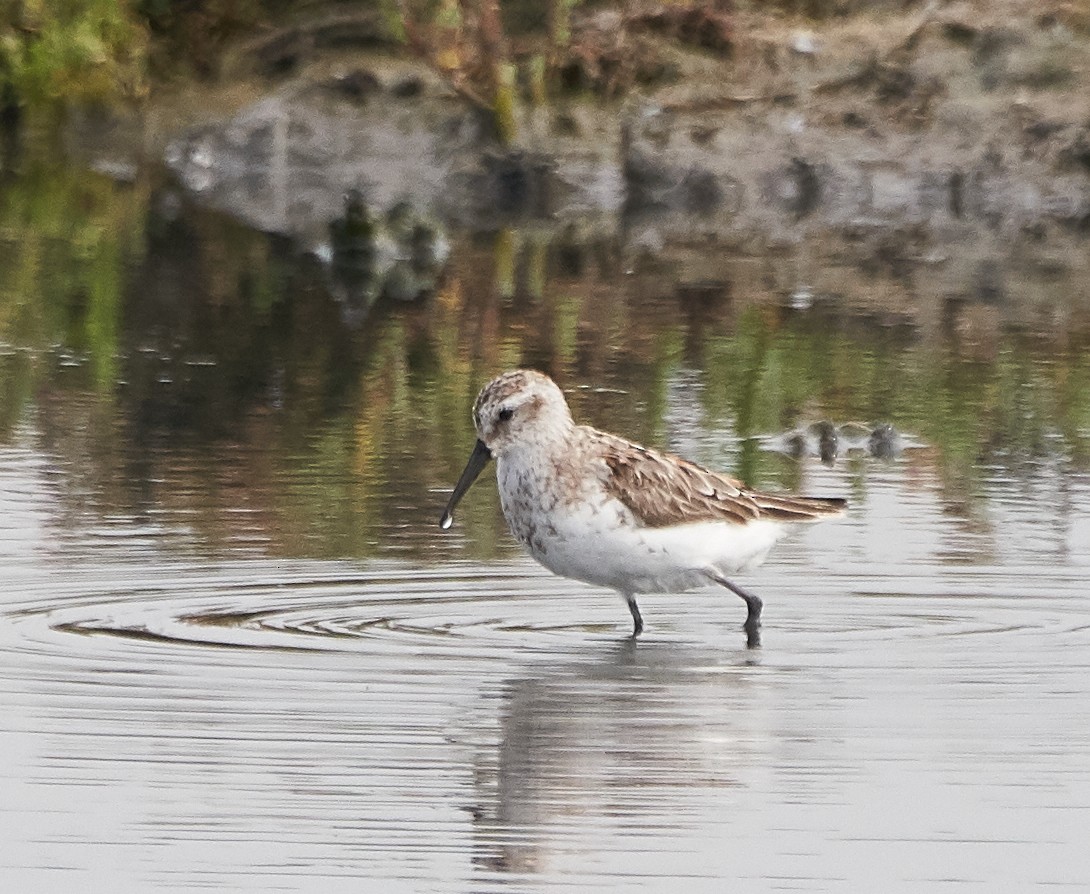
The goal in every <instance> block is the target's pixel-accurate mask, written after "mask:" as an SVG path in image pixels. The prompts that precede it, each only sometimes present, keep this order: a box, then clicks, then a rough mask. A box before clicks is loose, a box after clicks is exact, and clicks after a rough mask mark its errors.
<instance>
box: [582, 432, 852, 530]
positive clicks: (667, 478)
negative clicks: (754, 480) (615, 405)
mask: <svg viewBox="0 0 1090 894" xmlns="http://www.w3.org/2000/svg"><path fill="white" fill-rule="evenodd" d="M594 435H595V438H597V439H600V440H601V443H602V445H603V447H604V448H605V450H604V454H605V455H604V458H605V462H606V466H607V467H608V468H609V476H608V478H607V479H606V482H605V485H606V489H607V490H608V491H609V492H610V493H611V494H612V495H613V496H615V497H616V498H617V499H618V500H620V501H621V502H622V503H624V504H625V506H627V507H628V508H629V509H631V510H632V513H633V514H634V515H635V516H636V517H637V518H638V519H639V520H640V521H642V522H643V523H644V524H645V525H647V526H648V527H650V528H660V527H666V526H667V525H675V524H685V523H689V522H702V521H728V522H734V523H735V524H744V523H745V522H747V521H752V520H754V519H758V518H769V519H775V520H777V521H814V520H816V519H818V518H821V517H823V516H829V515H839V514H840V513H841V512H843V511H844V506H845V505H846V503H845V501H844V500H841V499H838V498H825V497H780V496H775V495H774V494H765V493H761V492H760V491H755V490H749V489H748V488H747V487H746V486H745V484H744V483H743V482H741V481H738V480H737V479H735V478H730V477H728V476H726V475H722V474H720V473H718V472H712V471H710V470H708V469H705V468H704V467H702V466H698V465H697V464H696V463H691V462H689V461H688V460H684V459H681V458H680V457H677V456H672V455H670V454H664V453H659V452H658V451H656V450H650V449H648V448H646V447H641V446H639V445H638V444H633V443H631V442H630V441H625V440H624V439H623V438H618V437H615V436H614V435H607V434H605V433H604V432H597V431H596V432H595V433H594Z"/></svg>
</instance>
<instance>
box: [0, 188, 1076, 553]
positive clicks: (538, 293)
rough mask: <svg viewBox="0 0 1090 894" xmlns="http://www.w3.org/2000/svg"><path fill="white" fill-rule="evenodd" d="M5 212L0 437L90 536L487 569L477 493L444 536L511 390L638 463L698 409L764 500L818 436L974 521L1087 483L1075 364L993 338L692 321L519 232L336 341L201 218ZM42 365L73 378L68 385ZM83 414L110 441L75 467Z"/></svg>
mask: <svg viewBox="0 0 1090 894" xmlns="http://www.w3.org/2000/svg"><path fill="white" fill-rule="evenodd" d="M6 199H7V200H6V201H5V203H4V205H3V208H2V210H0V228H2V233H3V242H2V247H0V251H2V252H3V253H4V257H3V260H4V264H3V266H2V269H0V341H3V342H5V343H8V344H14V345H20V346H25V347H29V348H30V349H31V350H29V351H23V352H21V353H16V354H9V355H8V356H6V357H0V376H2V380H0V387H2V389H3V401H4V403H3V408H4V416H3V419H4V425H5V433H6V432H7V431H9V430H10V426H11V425H12V423H13V421H14V419H15V418H16V417H17V416H18V414H19V409H18V408H20V407H22V406H23V405H24V403H25V402H28V401H30V400H31V399H32V398H31V395H35V398H34V399H38V400H48V401H49V406H50V408H51V412H50V413H48V414H42V421H41V425H42V426H43V427H48V432H47V434H46V437H45V440H46V443H47V445H48V449H51V450H57V451H59V452H60V453H61V454H62V456H64V457H65V458H66V459H67V460H69V461H68V462H67V463H66V468H71V469H72V470H73V473H72V474H73V476H75V474H76V471H75V470H81V471H80V475H81V481H80V482H78V484H79V487H77V488H76V489H81V492H83V493H88V492H94V493H95V494H97V495H99V496H97V497H96V499H99V500H101V501H102V505H101V507H100V508H101V510H102V511H107V510H114V511H116V510H121V511H124V512H133V511H138V510H142V509H146V508H147V507H149V506H154V507H155V509H156V511H157V512H161V511H162V509H163V507H166V508H167V509H168V512H169V510H174V511H176V512H177V514H178V516H179V517H180V518H184V519H185V520H186V524H187V525H188V524H190V523H191V524H192V526H193V528H194V529H196V530H197V531H199V532H200V534H199V536H200V537H201V538H202V539H204V540H206V541H207V542H208V543H210V544H212V545H219V544H230V543H231V542H232V537H234V536H235V533H236V529H237V528H238V520H239V518H240V517H242V516H240V515H239V514H238V513H239V511H240V507H245V510H246V513H247V514H246V515H245V518H246V519H247V524H248V525H250V526H251V527H250V528H249V529H248V530H254V529H259V530H260V534H261V536H262V538H263V541H262V542H264V543H265V544H266V548H267V549H269V550H271V551H272V552H274V553H277V554H283V553H290V554H296V555H308V556H328V557H332V556H345V555H350V556H362V555H371V554H374V553H376V552H378V551H382V552H386V553H389V552H390V551H395V552H396V551H399V550H402V549H404V550H407V551H410V552H412V551H415V552H422V551H427V552H434V551H436V550H439V551H442V550H443V549H444V548H448V547H451V545H458V549H459V550H461V549H462V548H463V545H465V546H467V548H468V550H469V552H470V553H471V554H475V555H477V556H479V557H484V556H488V555H493V554H495V553H496V552H497V551H500V550H504V549H506V548H507V546H506V545H505V544H507V541H506V540H504V539H503V538H502V537H501V532H502V531H503V527H504V525H503V520H502V517H501V516H500V514H499V509H498V503H497V500H496V499H495V494H494V485H493V484H492V483H491V479H490V476H485V477H484V478H482V480H481V482H480V484H478V485H477V487H476V488H475V489H474V493H473V495H472V496H471V498H467V500H466V501H464V502H463V503H462V505H461V506H460V508H459V518H458V526H457V528H456V530H455V531H454V532H452V533H450V534H447V535H442V536H441V535H439V533H438V531H437V529H436V527H435V526H436V522H437V519H438V514H439V511H440V509H441V506H442V503H443V498H444V495H445V492H446V489H447V488H449V487H450V486H452V484H453V482H454V480H455V478H456V476H457V474H458V473H459V471H460V470H461V468H462V466H463V464H464V462H465V459H466V457H467V456H468V454H469V451H470V449H471V447H472V444H473V440H474V437H475V435H474V433H473V431H472V428H471V425H470V421H469V410H470V407H471V405H472V401H473V398H474V396H475V394H476V392H477V389H478V388H479V387H480V386H481V385H482V384H483V382H484V381H485V380H486V379H487V378H489V377H490V376H491V375H493V374H495V373H496V372H498V371H500V370H502V369H504V368H508V367H512V366H516V365H521V364H529V365H535V366H539V367H541V368H544V369H546V370H548V371H550V372H552V373H553V374H555V375H556V376H557V377H558V378H559V379H560V380H561V381H562V384H564V385H565V386H566V387H569V388H571V389H572V391H571V392H570V397H571V402H572V404H573V409H574V411H575V414H576V416H577V418H579V419H580V420H585V421H588V422H592V423H594V424H597V425H600V426H602V427H606V428H610V429H613V430H616V431H618V432H620V433H622V434H625V435H627V436H630V437H632V438H634V439H636V440H640V441H643V442H645V443H648V444H652V445H665V444H667V443H668V442H669V440H670V438H671V437H672V436H673V435H674V434H675V433H674V432H672V431H670V430H668V426H669V425H672V424H673V423H672V421H671V414H676V412H677V410H678V407H677V406H672V405H671V400H672V396H673V395H676V394H677V393H678V391H677V388H678V383H679V382H688V381H695V382H697V383H700V384H702V385H703V387H702V389H701V391H700V401H701V404H700V405H699V406H700V409H699V411H698V413H699V417H700V418H698V419H695V420H694V419H688V418H686V419H685V420H684V424H685V425H686V426H688V429H687V430H688V431H690V432H696V433H698V434H699V435H700V436H702V437H704V447H707V449H708V453H706V454H704V455H697V456H696V458H697V459H700V460H705V461H707V462H709V463H710V464H712V465H716V466H721V467H724V468H725V469H726V470H727V471H731V472H734V473H736V474H740V475H741V476H742V477H745V478H747V479H748V480H750V481H751V482H752V483H754V484H759V485H772V486H779V487H783V488H787V489H794V488H795V487H796V486H798V485H800V484H802V485H803V486H805V483H806V482H805V481H800V480H799V476H800V469H802V468H803V467H802V466H800V464H799V463H798V462H796V461H794V460H790V459H786V458H785V457H783V456H781V455H779V454H776V453H772V452H769V451H767V450H764V449H762V448H761V446H760V442H759V440H758V439H757V438H756V437H755V436H757V435H764V434H770V433H777V432H783V431H785V430H787V429H792V428H795V427H796V426H798V425H800V424H805V423H809V422H814V421H817V420H820V419H829V420H832V421H833V422H836V423H843V422H848V421H861V422H867V423H877V422H883V421H889V422H892V423H893V424H894V425H896V426H897V427H898V428H899V429H901V430H904V431H907V432H911V433H913V434H914V435H916V436H917V437H918V438H920V439H921V440H922V441H924V442H927V443H928V444H930V445H933V446H934V447H935V448H937V450H936V451H934V452H933V453H930V454H929V456H934V457H936V461H937V462H938V471H939V474H940V476H941V482H942V486H943V488H944V489H945V491H946V493H947V495H948V496H949V497H950V498H951V499H952V500H954V501H958V502H964V501H971V500H974V499H977V500H978V502H979V498H981V496H984V497H985V498H986V495H987V493H988V491H987V481H986V478H985V476H986V475H987V474H989V473H988V472H987V471H985V470H984V468H983V467H984V466H985V465H987V464H996V463H998V464H1000V465H1003V466H1004V467H1005V468H1009V469H1010V470H1011V474H1012V476H1019V475H1023V476H1024V475H1026V474H1028V473H1029V471H1030V470H1031V469H1032V466H1033V464H1034V463H1035V462H1037V461H1038V460H1039V459H1040V458H1041V457H1042V456H1052V455H1055V454H1058V453H1060V454H1066V455H1067V456H1070V457H1071V458H1072V459H1073V460H1074V462H1075V463H1076V464H1078V465H1079V466H1080V467H1086V466H1087V465H1088V464H1090V444H1088V440H1090V439H1088V435H1087V432H1088V430H1090V418H1088V417H1090V359H1088V357H1087V356H1086V352H1083V351H1080V350H1079V349H1078V347H1077V346H1074V345H1073V346H1071V347H1066V348H1064V349H1062V350H1059V351H1057V350H1056V348H1055V346H1054V343H1053V342H1051V341H1049V342H1047V343H1042V342H1040V341H1035V340H1034V339H1033V338H1031V337H1029V336H1023V335H1017V334H1014V333H1010V332H1008V333H1006V334H1003V335H1001V336H1000V338H999V345H998V347H997V348H996V349H995V350H994V351H993V352H992V353H991V354H987V355H985V356H984V357H980V356H977V355H975V354H974V355H971V356H969V355H967V353H966V352H963V351H961V350H960V349H959V346H958V345H957V344H956V342H954V341H952V340H949V341H947V340H944V337H943V336H935V337H934V340H932V341H924V340H922V337H921V335H920V333H919V331H918V329H917V328H915V327H914V326H911V325H907V324H904V325H901V326H900V327H898V328H887V327H882V326H877V325H871V324H869V323H866V322H860V321H859V319H858V318H857V317H855V316H853V314H852V311H851V310H850V308H849V307H848V305H847V303H846V302H845V303H843V304H841V305H837V306H836V307H835V308H833V309H830V310H829V311H827V312H820V311H819V310H817V309H811V310H809V311H805V312H795V311H788V310H785V309H784V308H783V307H781V306H780V304H779V303H778V302H777V301H776V300H775V299H774V298H772V299H770V300H762V301H761V302H760V303H758V304H754V305H752V306H750V307H749V308H748V309H745V310H743V311H741V312H740V313H736V311H735V309H734V307H733V306H732V304H731V302H730V301H721V302H720V303H719V304H712V305H709V306H708V307H707V308H705V310H704V311H701V313H700V314H696V315H693V316H690V315H689V313H688V311H686V310H685V308H684V307H683V306H682V305H679V304H678V303H677V301H676V300H675V298H674V297H673V295H672V293H671V292H670V291H669V289H670V288H671V286H670V285H667V286H663V285H662V282H670V280H669V278H664V279H663V280H661V281H660V280H654V279H653V277H652V279H650V280H648V281H646V282H643V283H641V281H640V276H639V275H636V276H633V277H622V276H618V275H617V270H618V269H619V265H618V264H617V261H616V258H617V251H616V249H615V247H606V248H598V249H593V250H588V251H586V252H585V254H584V263H581V264H567V265H566V266H564V267H563V269H561V268H560V267H559V266H558V263H557V254H556V251H555V248H554V247H551V246H550V244H549V240H548V238H547V237H546V236H544V235H542V234H540V233H538V234H534V235H533V236H530V235H527V234H525V233H522V232H515V231H511V232H506V233H503V234H501V235H500V236H499V237H498V238H497V237H487V238H485V239H482V240H479V241H477V242H476V243H464V242H463V243H462V244H461V245H460V246H459V248H458V251H457V252H455V253H454V255H453V256H452V259H451V262H450V264H449V265H448V267H447V270H446V272H445V273H444V275H443V276H442V277H441V278H440V279H439V280H437V284H436V290H435V293H434V294H433V295H432V296H431V297H430V298H427V299H420V300H416V301H398V300H393V299H391V298H390V297H389V296H385V295H384V296H381V297H380V298H379V299H378V300H377V301H376V304H375V307H374V312H373V313H372V314H370V315H368V316H367V317H366V319H365V320H363V321H362V322H361V323H360V324H358V325H353V324H351V322H350V321H349V320H347V319H346V317H345V314H344V308H343V306H342V303H341V302H340V301H338V300H337V298H336V297H335V296H334V295H332V294H331V293H330V292H329V291H328V290H327V289H326V288H325V287H324V285H323V284H324V283H325V282H326V280H325V278H324V277H323V275H322V272H323V268H322V266H321V264H320V263H319V262H318V261H316V260H314V259H311V258H305V257H304V258H300V257H298V256H293V255H292V253H291V252H287V251H285V250H284V248H285V246H284V245H283V244H282V243H280V242H277V241H276V240H275V239H273V238H270V237H266V236H263V235H261V234H255V233H252V232H250V231H248V230H246V229H245V228H244V227H241V226H239V225H237V224H233V223H231V222H230V221H227V220H225V219H223V218H221V217H218V216H216V215H209V214H180V215H165V216H161V215H158V214H147V213H145V211H144V209H143V202H144V201H145V200H146V196H145V194H144V192H143V191H142V190H141V189H139V188H136V189H133V188H129V187H120V188H119V187H117V186H116V185H114V184H112V183H109V182H108V181H105V180H102V179H100V178H97V177H93V176H89V175H86V174H79V175H73V174H65V173H64V172H59V173H54V172H48V173H47V172H42V173H41V174H40V175H32V176H29V177H27V178H23V179H22V180H17V181H13V182H12V183H11V184H10V185H9V188H8V190H7V196H6ZM569 260H570V259H569ZM663 288H665V289H666V290H667V291H666V292H665V293H663V291H662V289H663ZM951 338H952V337H951ZM53 345H60V346H61V353H64V352H67V353H70V354H73V355H76V356H85V357H86V358H87V362H86V363H85V364H84V366H83V367H82V368H81V371H80V372H79V376H78V377H73V376H72V375H71V374H70V373H65V374H62V373H61V372H59V371H58V367H57V366H56V364H55V363H52V362H50V358H51V357H52V356H53V355H52V354H51V353H49V352H47V351H46V350H45V349H47V348H50V347H51V346H53ZM119 380H123V381H124V383H125V384H124V385H118V384H115V383H117V382H118V381H119ZM578 386H591V387H587V388H581V387H578ZM599 386H600V387H601V390H598V389H599ZM682 387H684V386H682ZM88 390H92V391H97V397H96V398H95V401H96V406H97V407H98V408H99V417H100V418H101V419H105V420H106V421H104V422H101V423H96V425H95V426H94V430H93V432H90V433H89V434H88V435H87V436H86V437H84V438H83V440H82V441H81V442H80V444H76V443H75V442H74V441H73V440H72V439H70V438H69V437H68V436H67V435H68V432H69V431H70V430H72V429H76V430H86V429H88V425H87V400H86V397H87V391H88ZM673 418H675V419H676V418H677V417H676V416H675V417H673ZM731 433H734V434H737V436H738V439H739V440H738V441H737V442H735V441H734V439H733V438H732V437H731ZM94 439H97V440H96V441H95V443H93V444H91V445H90V446H91V448H92V449H87V447H88V442H89V440H94ZM712 439H714V440H715V441H716V444H715V445H714V446H713V447H708V445H709V443H710V441H711V440H712ZM697 449H698V450H700V449H704V448H702V447H698V448H697ZM67 451H71V453H72V455H71V456H69V455H68V453H67ZM866 466H867V461H862V462H858V463H857V465H856V466H853V474H854V475H855V477H856V479H857V480H859V481H862V479H863V478H865V475H866ZM75 480H76V479H75V478H73V481H74V482H75ZM148 481H155V482H157V483H156V484H155V485H154V486H152V485H149V484H147V482H148ZM141 482H144V483H143V484H141ZM89 485H90V486H89ZM860 486H862V484H861V485H860ZM168 517H169V515H168ZM461 554H462V553H461V552H459V555H461Z"/></svg>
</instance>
